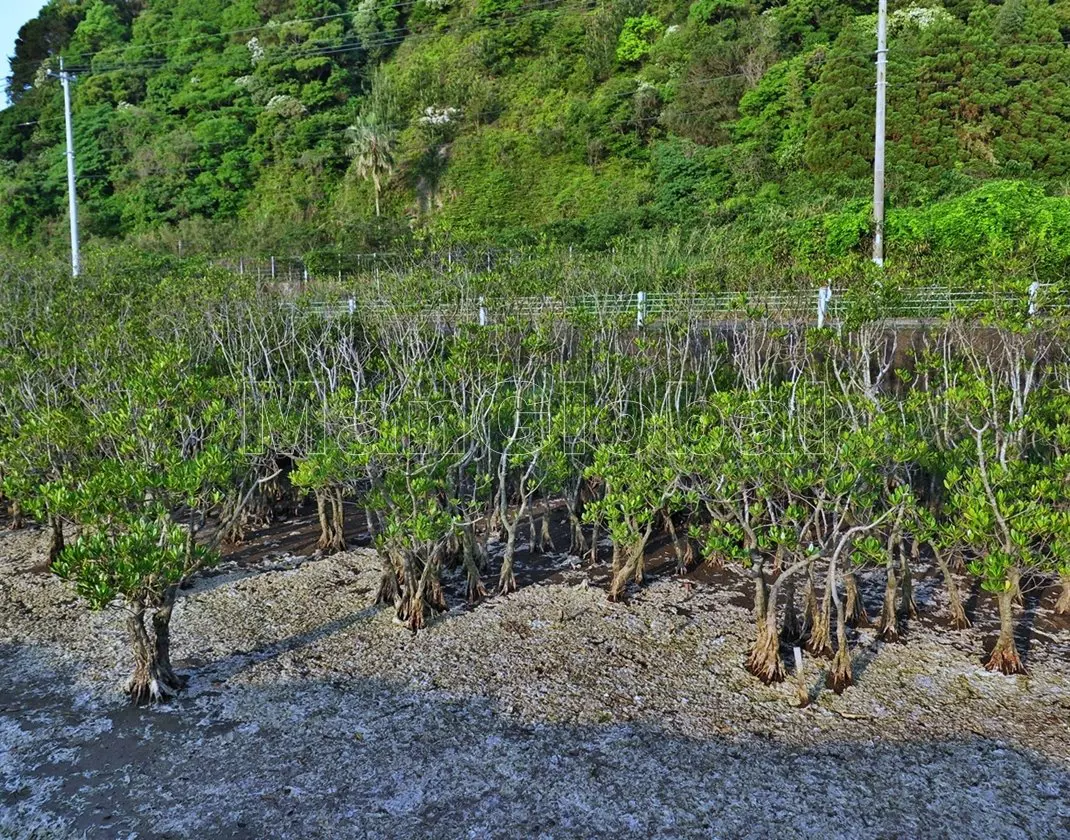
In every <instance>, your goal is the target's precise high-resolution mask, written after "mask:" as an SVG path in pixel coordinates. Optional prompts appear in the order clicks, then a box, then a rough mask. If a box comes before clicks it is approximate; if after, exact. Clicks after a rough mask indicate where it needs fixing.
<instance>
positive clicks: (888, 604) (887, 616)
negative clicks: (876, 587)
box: [877, 562, 899, 642]
mask: <svg viewBox="0 0 1070 840" xmlns="http://www.w3.org/2000/svg"><path fill="white" fill-rule="evenodd" d="M887 575H888V581H887V583H886V584H885V586H884V603H883V604H882V605H881V619H880V622H879V623H878V624H877V635H878V636H880V637H881V638H882V639H883V640H884V641H886V642H898V641H899V616H898V614H897V612H896V608H895V595H896V590H897V589H898V581H897V580H896V576H895V564H894V563H892V562H889V563H888V565H887Z"/></svg>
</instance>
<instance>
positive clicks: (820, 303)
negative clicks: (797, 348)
mask: <svg viewBox="0 0 1070 840" xmlns="http://www.w3.org/2000/svg"><path fill="white" fill-rule="evenodd" d="M830 300H832V289H831V287H829V286H827V285H825V286H822V287H821V288H820V289H818V290H817V328H818V329H821V328H822V327H824V326H825V316H826V315H827V314H828V307H829V301H830Z"/></svg>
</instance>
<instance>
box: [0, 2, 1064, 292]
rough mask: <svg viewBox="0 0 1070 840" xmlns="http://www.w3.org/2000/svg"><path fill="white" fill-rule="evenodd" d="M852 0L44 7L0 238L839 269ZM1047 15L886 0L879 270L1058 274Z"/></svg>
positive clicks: (853, 113) (860, 108)
mask: <svg viewBox="0 0 1070 840" xmlns="http://www.w3.org/2000/svg"><path fill="white" fill-rule="evenodd" d="M874 12H875V3H858V2H851V0H785V2H782V3H768V2H748V0H696V2H694V3H690V4H689V3H687V2H683V0H676V2H672V0H663V1H662V2H652V1H651V0H648V1H647V2H644V1H643V0H597V1H596V0H591V2H575V0H236V2H227V0H51V2H50V3H48V5H47V6H46V7H45V8H44V10H43V11H42V12H41V14H40V15H39V16H38V17H37V18H36V19H34V20H33V21H30V22H28V23H27V24H26V25H25V26H24V27H23V29H22V31H21V33H20V39H19V41H18V44H17V46H16V51H15V56H14V60H13V62H12V76H11V78H10V79H9V80H8V90H9V93H10V97H11V99H12V102H13V104H12V106H11V107H9V108H7V109H6V110H4V111H2V112H0V236H2V238H3V240H4V241H7V242H9V243H15V244H20V245H22V244H26V245H33V244H38V245H39V244H41V243H43V242H45V241H47V240H49V239H50V238H58V237H61V236H62V235H63V233H64V227H65V212H66V197H65V168H64V167H65V162H64V157H63V118H62V115H63V110H62V94H61V90H60V86H59V84H58V82H56V81H55V80H54V79H52V78H49V76H48V73H47V71H48V70H50V69H51V70H55V69H56V68H57V67H58V57H59V56H61V55H62V56H64V58H65V62H66V66H67V67H68V68H70V69H74V70H75V71H76V72H77V74H78V77H77V81H76V82H75V84H74V87H73V90H74V113H75V124H76V129H75V133H76V150H77V155H78V171H79V175H78V187H79V193H80V198H81V202H82V213H83V223H84V226H85V229H86V232H87V234H88V235H89V236H90V237H95V238H98V239H108V238H111V239H115V238H128V239H130V238H132V239H134V240H136V241H139V242H142V243H145V242H148V241H157V242H164V243H167V244H174V243H176V242H177V241H178V240H182V241H183V242H184V243H185V245H186V247H188V248H190V249H200V250H202V251H205V252H220V251H237V250H243V251H244V252H245V253H251V252H253V251H260V252H261V253H264V252H267V250H269V249H273V250H274V251H276V252H303V251H308V250H310V249H315V248H324V247H345V248H349V249H352V250H355V251H359V250H368V251H371V250H383V249H384V248H387V247H396V246H412V245H414V244H426V243H427V242H428V241H435V242H444V241H449V242H477V243H483V244H486V243H492V244H499V245H501V244H515V243H530V242H537V241H544V240H550V241H555V242H559V243H563V244H564V243H567V244H572V245H575V246H580V247H586V248H600V247H603V246H605V245H606V244H608V243H610V242H612V241H614V240H616V241H621V240H622V239H634V238H636V237H637V236H647V237H661V236H664V235H665V234H666V232H667V231H669V230H674V231H675V232H674V236H676V237H677V240H678V241H679V239H680V238H682V239H683V240H688V241H690V242H691V243H692V244H693V245H694V243H699V244H698V246H697V247H700V248H701V249H703V250H704V251H705V252H706V253H708V254H714V255H717V259H718V260H719V261H720V262H721V263H722V264H725V265H732V266H737V267H738V268H739V272H740V273H741V275H748V274H749V275H755V274H763V275H770V274H773V275H784V276H787V275H794V276H798V275H800V274H804V275H807V276H811V275H814V274H819V273H820V274H822V275H823V276H824V275H831V276H836V275H837V273H839V274H847V273H851V272H858V271H861V270H862V266H864V263H865V254H866V251H867V248H868V241H869V236H870V225H869V196H870V191H871V188H872V187H871V181H870V177H871V167H872V145H873V110H874V68H873V53H874V49H875V15H874ZM1068 40H1070V0H1059V2H1055V3H1049V2H1047V0H1006V2H1004V3H989V2H984V0H945V5H943V6H939V5H931V6H925V7H922V6H919V5H917V4H910V5H908V4H905V3H902V2H893V4H892V14H891V18H890V28H889V45H890V52H889V90H888V103H889V104H888V107H889V119H888V203H889V221H888V242H889V249H890V250H889V255H890V260H889V262H890V264H891V266H892V267H893V268H894V267H895V266H897V265H898V266H899V267H900V268H901V269H903V270H906V271H908V272H909V271H913V272H915V273H926V274H933V273H934V272H941V273H943V274H944V275H947V276H952V275H954V276H956V277H959V276H963V275H969V276H976V275H977V274H978V272H981V273H986V272H987V273H993V272H994V273H996V274H1000V275H1005V274H1012V275H1015V276H1019V275H1020V276H1022V277H1026V278H1028V279H1033V278H1036V277H1040V278H1041V279H1053V278H1059V277H1062V276H1063V274H1064V273H1065V271H1066V268H1067V265H1068V260H1070V201H1068V199H1067V198H1066V194H1067V188H1068V186H1070V131H1068V125H1070V53H1068V51H1067V42H1068Z"/></svg>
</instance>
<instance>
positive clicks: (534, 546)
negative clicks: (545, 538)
mask: <svg viewBox="0 0 1070 840" xmlns="http://www.w3.org/2000/svg"><path fill="white" fill-rule="evenodd" d="M528 551H530V552H531V553H532V554H536V553H540V554H541V553H542V544H541V543H540V542H539V540H538V538H537V537H536V536H535V511H534V509H533V510H531V511H530V512H529V513H528Z"/></svg>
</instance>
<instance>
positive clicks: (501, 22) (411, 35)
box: [80, 0, 588, 75]
mask: <svg viewBox="0 0 1070 840" xmlns="http://www.w3.org/2000/svg"><path fill="white" fill-rule="evenodd" d="M586 8H588V3H587V2H580V3H571V4H569V3H567V2H565V3H563V2H562V0H538V1H537V2H535V3H533V4H531V5H529V6H527V7H525V9H524V10H522V11H520V12H518V13H517V14H515V15H511V16H506V17H503V18H499V19H498V20H497V21H495V22H493V23H486V24H481V25H475V26H473V27H472V31H482V30H486V29H495V28H498V27H500V26H507V25H509V24H511V23H515V22H517V21H519V20H523V19H524V18H527V17H528V16H530V15H531V14H533V13H535V12H541V11H583V10H584V9H586ZM347 14H352V13H347ZM459 29H462V27H460V26H458V27H452V28H449V29H446V30H441V29H436V30H431V31H429V32H414V31H412V30H411V29H396V30H391V31H388V32H383V33H381V34H380V36H377V37H373V38H369V39H367V40H364V41H360V40H357V41H350V42H349V43H346V44H342V45H337V46H332V45H330V44H321V45H319V46H313V47H310V48H308V49H304V50H294V51H288V52H284V53H283V56H284V58H285V59H286V60H292V59H295V58H310V57H318V56H328V55H342V54H345V53H351V52H359V51H361V50H368V49H373V48H377V47H386V46H394V45H396V44H400V43H402V42H403V41H406V40H413V39H420V38H437V37H441V36H442V35H444V34H446V33H450V32H456V31H458V30H459ZM270 50H271V48H266V49H265V56H264V58H262V59H260V61H268V62H269V63H276V62H273V61H271V60H270V59H269V56H270ZM174 60H175V59H173V58H168V57H158V58H154V59H145V60H143V61H135V62H120V63H116V64H113V65H104V66H100V67H91V66H90V67H84V68H82V69H81V70H80V72H81V73H82V74H83V75H87V74H89V73H110V72H116V71H118V70H141V69H153V68H157V67H162V66H164V65H166V64H169V63H171V62H172V61H174Z"/></svg>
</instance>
